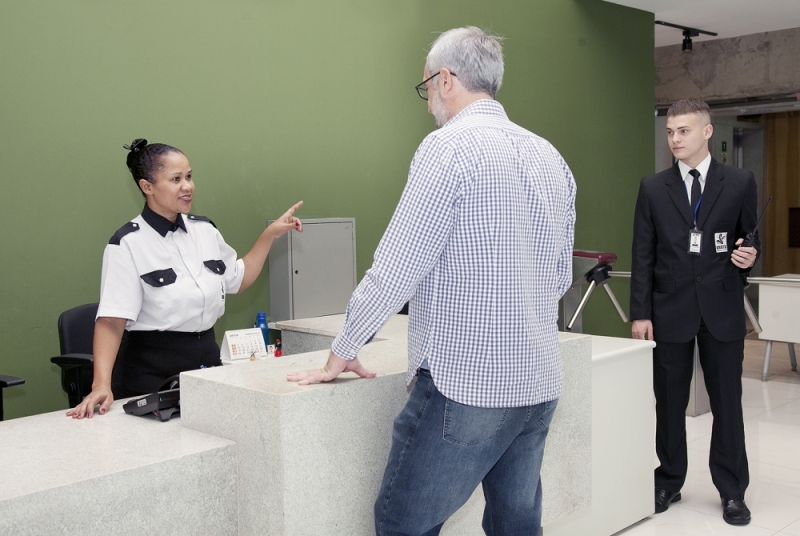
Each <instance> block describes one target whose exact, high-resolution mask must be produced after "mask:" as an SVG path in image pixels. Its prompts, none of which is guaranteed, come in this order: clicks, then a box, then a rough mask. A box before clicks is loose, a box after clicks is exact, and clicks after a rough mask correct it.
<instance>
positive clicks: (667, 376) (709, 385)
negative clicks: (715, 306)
mask: <svg viewBox="0 0 800 536" xmlns="http://www.w3.org/2000/svg"><path fill="white" fill-rule="evenodd" d="M694 343H695V341H694V339H692V340H690V341H688V342H685V343H670V342H658V341H656V347H655V348H654V349H653V390H654V392H655V397H656V453H657V455H658V459H659V462H660V466H659V467H658V468H657V469H656V471H655V486H656V487H657V488H661V489H666V490H669V491H673V492H676V491H680V489H681V487H682V486H683V484H684V482H685V480H686V470H687V465H688V462H687V459H688V457H687V452H686V407H687V405H688V404H689V388H690V384H691V380H692V369H693V364H694ZM697 345H698V351H699V356H700V365H701V366H702V369H703V375H704V376H705V384H706V390H707V391H708V397H709V402H710V405H711V413H712V415H713V418H714V424H713V427H712V431H711V451H710V454H709V469H710V470H711V479H712V481H713V482H714V486H716V488H717V490H718V491H719V494H720V496H721V497H723V498H727V499H744V492H745V490H746V489H747V485H748V484H749V482H750V475H749V469H748V464H747V453H746V452H745V443H744V419H743V416H742V361H743V360H744V339H740V340H736V341H733V342H721V341H718V340H716V339H715V338H714V337H713V336H712V335H711V334H710V333H709V331H708V329H707V328H706V326H705V322H702V321H701V324H700V329H699V331H698V333H697Z"/></svg>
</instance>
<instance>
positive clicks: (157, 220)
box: [142, 204, 187, 236]
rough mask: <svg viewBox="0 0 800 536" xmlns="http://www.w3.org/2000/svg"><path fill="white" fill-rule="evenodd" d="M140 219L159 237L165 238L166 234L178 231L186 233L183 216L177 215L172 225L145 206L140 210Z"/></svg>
mask: <svg viewBox="0 0 800 536" xmlns="http://www.w3.org/2000/svg"><path fill="white" fill-rule="evenodd" d="M142 218H143V219H144V221H146V222H147V223H148V224H149V225H150V227H152V228H153V229H155V230H156V232H157V233H158V234H160V235H161V236H167V233H168V232H170V231H177V230H178V229H183V232H184V233H185V232H187V231H186V224H185V223H184V222H183V216H181V215H180V214H178V217H177V218H176V219H175V223H172V222H171V221H169V220H168V219H167V218H165V217H164V216H162V215H161V214H156V213H155V212H153V211H152V210H151V209H150V207H149V206H147V204H145V205H144V208H143V209H142Z"/></svg>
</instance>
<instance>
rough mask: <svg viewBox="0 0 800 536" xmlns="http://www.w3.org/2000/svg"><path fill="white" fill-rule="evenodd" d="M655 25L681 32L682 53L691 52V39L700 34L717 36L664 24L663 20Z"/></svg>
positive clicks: (686, 27) (685, 27)
mask: <svg viewBox="0 0 800 536" xmlns="http://www.w3.org/2000/svg"><path fill="white" fill-rule="evenodd" d="M656 24H661V25H663V26H669V27H670V28H677V29H679V30H683V48H682V49H681V50H683V51H684V52H691V51H692V37H697V36H698V35H700V34H705V35H711V36H716V35H717V34H716V33H714V32H707V31H705V30H698V29H697V28H690V27H689V26H681V25H680V24H672V23H671V22H664V21H663V20H657V21H656Z"/></svg>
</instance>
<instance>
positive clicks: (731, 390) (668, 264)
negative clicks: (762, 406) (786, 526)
mask: <svg viewBox="0 0 800 536" xmlns="http://www.w3.org/2000/svg"><path fill="white" fill-rule="evenodd" d="M712 132H713V127H712V125H711V116H710V114H709V109H708V105H707V104H706V103H705V102H703V101H700V100H694V99H685V100H680V101H677V102H675V103H674V104H673V105H672V106H671V107H670V109H669V111H668V112H667V140H668V142H669V146H670V150H671V151H672V154H673V156H674V157H675V158H676V159H677V160H678V161H677V162H676V163H675V165H673V166H672V167H671V168H670V169H667V170H665V171H662V172H661V173H657V174H655V175H651V176H649V177H645V178H644V179H642V181H641V185H640V187H639V197H638V199H637V201H636V215H635V218H634V226H633V258H632V266H631V309H630V310H631V320H632V321H633V326H632V333H633V337H634V338H635V339H644V338H645V337H646V338H648V339H650V340H653V341H655V342H656V347H655V348H654V350H653V389H654V391H655V397H656V453H657V454H658V458H659V461H660V463H661V465H660V466H659V467H658V468H657V469H656V470H655V511H656V513H660V512H664V511H666V510H667V508H669V505H670V504H671V503H673V502H677V501H679V500H681V494H680V491H681V487H682V486H683V483H684V481H685V480H686V469H687V453H686V421H685V412H686V406H687V404H688V402H689V386H690V382H691V379H692V368H693V367H692V366H693V359H694V344H695V338H696V339H697V344H698V347H699V355H700V363H701V365H702V367H703V374H704V375H705V383H706V389H707V390H708V395H709V399H710V404H711V412H712V414H713V416H714V424H713V428H712V433H711V453H710V456H709V467H710V469H711V478H712V480H713V482H714V485H715V486H716V488H717V490H719V493H720V497H721V499H722V507H723V518H724V519H725V521H726V522H728V523H730V524H733V525H746V524H747V523H749V522H750V511H749V510H748V508H747V505H745V502H744V492H745V489H746V488H747V485H748V483H749V472H748V465H747V454H746V452H745V441H744V422H743V417H742V402H741V398H742V360H743V359H744V337H745V334H746V329H745V313H744V306H743V295H744V277H745V275H746V274H747V272H748V271H749V270H750V268H751V267H752V266H753V264H754V263H755V261H756V257H757V255H758V253H759V250H760V244H759V241H758V237H757V236H758V235H756V239H755V244H754V247H745V246H743V245H742V243H743V240H744V237H745V235H747V234H748V233H751V232H755V226H756V220H757V214H756V212H757V203H758V201H757V192H756V183H755V179H754V178H753V174H752V173H751V172H749V171H747V170H744V169H738V168H734V167H731V166H726V165H724V164H720V163H719V162H717V161H716V160H714V159H713V158H711V154H710V153H709V151H708V140H709V138H710V137H711V134H712Z"/></svg>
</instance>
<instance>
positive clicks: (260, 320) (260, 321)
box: [253, 311, 269, 347]
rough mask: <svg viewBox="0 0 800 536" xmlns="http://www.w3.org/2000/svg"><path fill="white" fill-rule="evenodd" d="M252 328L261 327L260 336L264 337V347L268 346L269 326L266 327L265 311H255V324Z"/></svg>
mask: <svg viewBox="0 0 800 536" xmlns="http://www.w3.org/2000/svg"><path fill="white" fill-rule="evenodd" d="M253 327H254V328H261V336H262V337H264V347H267V346H269V328H268V327H267V313H265V312H263V311H259V312H258V313H256V324H255V325H254V326H253Z"/></svg>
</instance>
